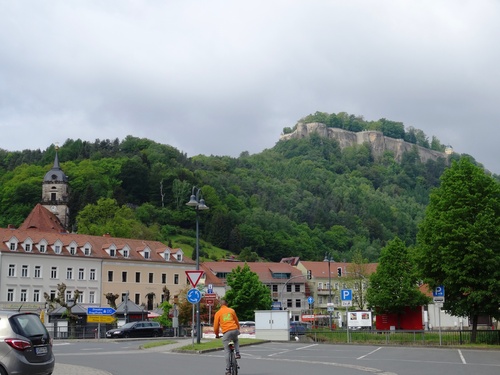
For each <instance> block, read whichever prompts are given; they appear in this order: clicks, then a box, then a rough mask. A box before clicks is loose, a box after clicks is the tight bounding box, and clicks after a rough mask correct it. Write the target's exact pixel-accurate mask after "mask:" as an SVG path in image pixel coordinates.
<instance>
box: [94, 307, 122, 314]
mask: <svg viewBox="0 0 500 375" xmlns="http://www.w3.org/2000/svg"><path fill="white" fill-rule="evenodd" d="M115 312H116V310H115V309H113V308H112V307H87V315H113V314H114V313H115Z"/></svg>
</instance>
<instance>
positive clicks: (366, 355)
mask: <svg viewBox="0 0 500 375" xmlns="http://www.w3.org/2000/svg"><path fill="white" fill-rule="evenodd" d="M380 349H382V347H379V348H377V349H375V350H373V351H371V352H370V353H367V354H365V355H362V356H361V357H358V358H357V359H363V358H365V357H368V356H369V355H370V354H373V353H375V352H377V351H379V350H380Z"/></svg>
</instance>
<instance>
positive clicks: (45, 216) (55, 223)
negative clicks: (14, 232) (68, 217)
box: [19, 203, 66, 233]
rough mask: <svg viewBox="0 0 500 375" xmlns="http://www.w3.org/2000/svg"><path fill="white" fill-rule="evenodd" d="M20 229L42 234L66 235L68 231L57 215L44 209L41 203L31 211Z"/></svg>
mask: <svg viewBox="0 0 500 375" xmlns="http://www.w3.org/2000/svg"><path fill="white" fill-rule="evenodd" d="M19 229H22V230H27V229H31V230H33V229H36V230H39V231H40V232H56V233H65V232H66V229H65V228H64V226H63V225H62V224H61V222H60V221H59V219H58V218H57V216H56V215H54V214H53V213H52V212H50V211H49V210H47V209H46V208H45V207H43V206H42V205H41V204H40V203H39V204H37V205H36V206H35V208H33V210H31V212H30V214H29V215H28V217H27V218H26V219H25V220H24V222H23V223H22V224H21V226H20V227H19Z"/></svg>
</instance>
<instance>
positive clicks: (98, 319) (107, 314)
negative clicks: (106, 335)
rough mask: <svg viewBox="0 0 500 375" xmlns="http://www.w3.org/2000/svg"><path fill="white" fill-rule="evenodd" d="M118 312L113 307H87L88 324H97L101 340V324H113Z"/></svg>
mask: <svg viewBox="0 0 500 375" xmlns="http://www.w3.org/2000/svg"><path fill="white" fill-rule="evenodd" d="M114 313H116V310H115V309H113V308H112V307H87V323H98V324H97V337H98V338H101V323H113V322H114V321H115V317H114V316H113V315H114Z"/></svg>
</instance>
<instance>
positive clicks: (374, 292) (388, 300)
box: [366, 237, 429, 328]
mask: <svg viewBox="0 0 500 375" xmlns="http://www.w3.org/2000/svg"><path fill="white" fill-rule="evenodd" d="M366 300H367V301H368V305H369V307H370V308H372V309H374V310H375V313H376V314H377V315H379V314H385V313H389V314H397V315H398V328H399V327H401V314H402V313H403V312H404V311H405V309H406V308H412V309H413V308H415V307H418V306H422V305H426V304H427V303H428V302H429V298H428V297H427V296H425V295H424V294H423V293H422V292H420V290H419V289H418V284H417V276H416V273H415V264H414V263H413V261H412V258H411V256H410V253H409V251H408V249H407V247H406V246H405V244H404V243H403V241H401V240H400V239H399V238H398V237H396V238H395V239H393V240H392V241H389V242H388V244H387V246H386V247H384V248H383V249H382V252H381V255H380V260H379V264H378V267H377V271H376V272H375V273H373V274H371V276H370V287H369V288H368V291H367V293H366Z"/></svg>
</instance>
